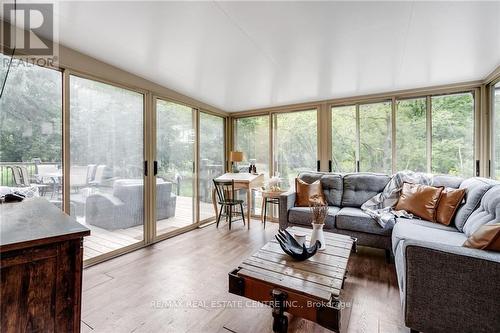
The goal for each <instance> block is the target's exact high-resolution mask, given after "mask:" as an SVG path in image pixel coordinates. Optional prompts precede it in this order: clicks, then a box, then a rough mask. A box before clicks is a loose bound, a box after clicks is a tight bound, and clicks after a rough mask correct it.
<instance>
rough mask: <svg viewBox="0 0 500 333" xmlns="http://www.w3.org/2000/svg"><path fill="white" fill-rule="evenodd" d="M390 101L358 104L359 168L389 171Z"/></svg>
mask: <svg viewBox="0 0 500 333" xmlns="http://www.w3.org/2000/svg"><path fill="white" fill-rule="evenodd" d="M391 142H392V141H391V102H383V103H373V104H362V105H360V106H359V170H360V171H371V172H383V173H389V174H390V173H391V170H392V165H391V160H392V150H391V149H392V148H391Z"/></svg>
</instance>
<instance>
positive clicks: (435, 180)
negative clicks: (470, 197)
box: [431, 175, 464, 188]
mask: <svg viewBox="0 0 500 333" xmlns="http://www.w3.org/2000/svg"><path fill="white" fill-rule="evenodd" d="M463 181H464V179H463V178H462V177H457V176H450V175H435V176H434V177H432V181H431V185H432V186H436V187H438V186H444V187H451V188H459V187H460V184H462V182H463Z"/></svg>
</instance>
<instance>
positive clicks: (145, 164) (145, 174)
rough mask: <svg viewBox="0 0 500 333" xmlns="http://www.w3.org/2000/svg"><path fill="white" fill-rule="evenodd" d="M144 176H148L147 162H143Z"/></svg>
mask: <svg viewBox="0 0 500 333" xmlns="http://www.w3.org/2000/svg"><path fill="white" fill-rule="evenodd" d="M144 176H146V177H147V176H148V161H144Z"/></svg>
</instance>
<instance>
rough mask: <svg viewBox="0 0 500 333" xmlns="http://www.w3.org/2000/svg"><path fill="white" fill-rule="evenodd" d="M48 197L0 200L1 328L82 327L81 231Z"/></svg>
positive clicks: (53, 329) (69, 329)
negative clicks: (20, 200)
mask: <svg viewBox="0 0 500 333" xmlns="http://www.w3.org/2000/svg"><path fill="white" fill-rule="evenodd" d="M88 234H90V231H89V230H88V229H87V228H85V227H84V226H82V225H81V224H79V223H77V222H76V221H74V220H73V219H72V218H70V217H69V216H67V215H66V214H64V213H62V212H61V211H60V210H59V209H57V208H56V207H55V206H53V205H52V204H50V203H49V202H47V201H45V200H44V199H30V200H26V201H24V202H22V203H10V204H2V205H0V297H1V298H0V317H1V318H2V320H1V324H0V325H1V326H0V331H1V332H3V333H6V332H16V333H17V332H79V331H80V309H81V285H82V268H83V267H82V266H83V247H82V242H83V237H84V236H86V235H88Z"/></svg>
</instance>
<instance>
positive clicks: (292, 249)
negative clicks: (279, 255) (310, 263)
mask: <svg viewBox="0 0 500 333" xmlns="http://www.w3.org/2000/svg"><path fill="white" fill-rule="evenodd" d="M275 237H276V240H277V241H278V243H279V244H280V246H281V248H282V249H283V251H284V252H285V253H286V254H288V255H289V256H290V257H292V258H293V259H295V260H297V261H304V260H306V259H308V258H310V257H312V256H313V255H315V254H316V251H318V249H319V248H320V247H321V243H320V241H316V244H314V245H312V246H310V247H306V245H305V244H303V245H302V246H301V245H300V244H299V243H298V242H297V241H296V240H295V238H293V236H292V235H290V233H289V232H288V231H286V230H280V231H278V234H277V235H276V236H275Z"/></svg>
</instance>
